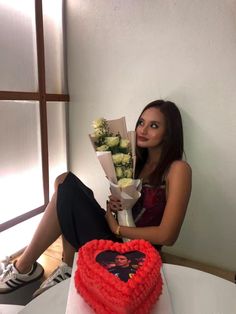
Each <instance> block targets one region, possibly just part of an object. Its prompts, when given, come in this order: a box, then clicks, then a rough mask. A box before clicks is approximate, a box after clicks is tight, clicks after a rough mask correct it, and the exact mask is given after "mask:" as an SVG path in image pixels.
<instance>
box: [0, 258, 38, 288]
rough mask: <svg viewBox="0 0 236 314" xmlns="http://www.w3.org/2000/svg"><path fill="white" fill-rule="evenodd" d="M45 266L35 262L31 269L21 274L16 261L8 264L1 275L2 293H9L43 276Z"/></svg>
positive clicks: (0, 285)
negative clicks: (16, 266)
mask: <svg viewBox="0 0 236 314" xmlns="http://www.w3.org/2000/svg"><path fill="white" fill-rule="evenodd" d="M43 273H44V269H43V267H42V266H41V265H40V264H39V263H37V262H35V263H34V265H33V266H32V268H31V270H30V271H29V272H28V273H26V274H21V273H19V271H18V270H17V269H16V268H15V263H14V264H12V263H10V264H8V265H7V266H6V268H5V269H4V270H3V273H2V275H1V276H0V294H1V293H9V292H12V291H14V290H16V289H18V288H20V287H23V286H25V285H27V284H29V283H30V282H32V281H35V280H37V279H39V278H40V277H42V276H43Z"/></svg>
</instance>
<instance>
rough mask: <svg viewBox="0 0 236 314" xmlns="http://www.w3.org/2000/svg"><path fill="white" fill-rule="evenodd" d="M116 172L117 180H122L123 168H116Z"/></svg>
mask: <svg viewBox="0 0 236 314" xmlns="http://www.w3.org/2000/svg"><path fill="white" fill-rule="evenodd" d="M115 170H116V176H117V178H122V177H123V170H122V167H115Z"/></svg>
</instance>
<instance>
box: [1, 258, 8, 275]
mask: <svg viewBox="0 0 236 314" xmlns="http://www.w3.org/2000/svg"><path fill="white" fill-rule="evenodd" d="M9 263H10V257H9V256H6V257H5V259H3V260H1V261H0V275H1V274H2V273H3V271H4V270H5V269H6V267H7V265H8V264H9Z"/></svg>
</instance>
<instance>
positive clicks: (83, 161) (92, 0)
mask: <svg viewBox="0 0 236 314" xmlns="http://www.w3.org/2000/svg"><path fill="white" fill-rule="evenodd" d="M67 14H68V17H67V18H68V29H67V30H68V66H69V89H70V96H71V104H70V169H71V170H72V171H73V172H75V173H76V174H77V175H79V176H80V177H81V178H82V179H83V180H84V181H85V183H87V184H89V185H90V186H91V187H92V188H93V189H94V191H95V195H96V197H97V198H98V200H99V202H101V204H104V200H105V198H106V195H107V193H108V186H107V183H106V179H105V177H104V173H103V171H102V169H101V167H100V165H99V163H98V161H97V160H96V157H95V154H94V152H93V150H92V147H91V145H90V143H89V140H88V136H87V134H88V133H89V132H90V131H92V128H91V122H92V120H93V119H95V118H98V117H101V116H102V117H105V118H107V119H110V118H118V117H121V116H123V115H125V116H126V118H127V124H128V128H129V129H133V126H134V123H135V121H136V119H137V117H138V115H139V113H140V111H141V109H142V108H143V107H144V105H146V104H147V103H148V102H150V101H152V100H155V99H158V98H164V99H170V100H172V101H174V102H176V103H177V105H178V106H179V108H180V110H181V112H182V116H183V122H184V128H185V148H186V154H187V158H188V161H189V163H190V164H191V166H192V169H193V191H192V197H191V201H190V205H189V208H188V212H187V216H186V219H185V222H184V225H183V228H182V231H181V235H180V237H179V239H178V241H177V243H176V244H175V245H174V247H172V248H168V249H166V250H167V251H168V252H171V253H173V254H176V255H180V256H184V257H187V258H192V259H195V260H198V261H202V262H206V263H209V264H212V265H215V266H219V267H223V268H225V269H229V270H235V267H236V208H235V204H236V202H235V200H236V193H235V182H236V174H235V159H236V140H235V134H236V132H235V131H236V107H235V103H236V88H235V86H236V57H235V56H236V32H235V27H236V22H235V21H236V1H233V0H225V1H221V0H205V1H193V0H165V1H163V0H149V1H146V0H135V1H133V0H109V1H107V0H80V1H79V0H74V1H73V0H68V4H67Z"/></svg>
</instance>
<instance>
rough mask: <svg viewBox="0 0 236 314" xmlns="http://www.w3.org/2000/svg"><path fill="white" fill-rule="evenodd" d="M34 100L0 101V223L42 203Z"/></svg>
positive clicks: (39, 147)
mask: <svg viewBox="0 0 236 314" xmlns="http://www.w3.org/2000/svg"><path fill="white" fill-rule="evenodd" d="M39 126H40V120H39V105H38V102H27V101H0V191H1V201H0V213H1V214H0V223H3V222H5V221H7V220H9V219H12V218H14V217H16V216H19V215H21V214H23V213H26V212H27V211H29V210H32V209H34V208H37V207H39V206H41V205H43V203H44V196H43V184H42V182H43V181H42V160H41V139H40V127H39Z"/></svg>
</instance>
